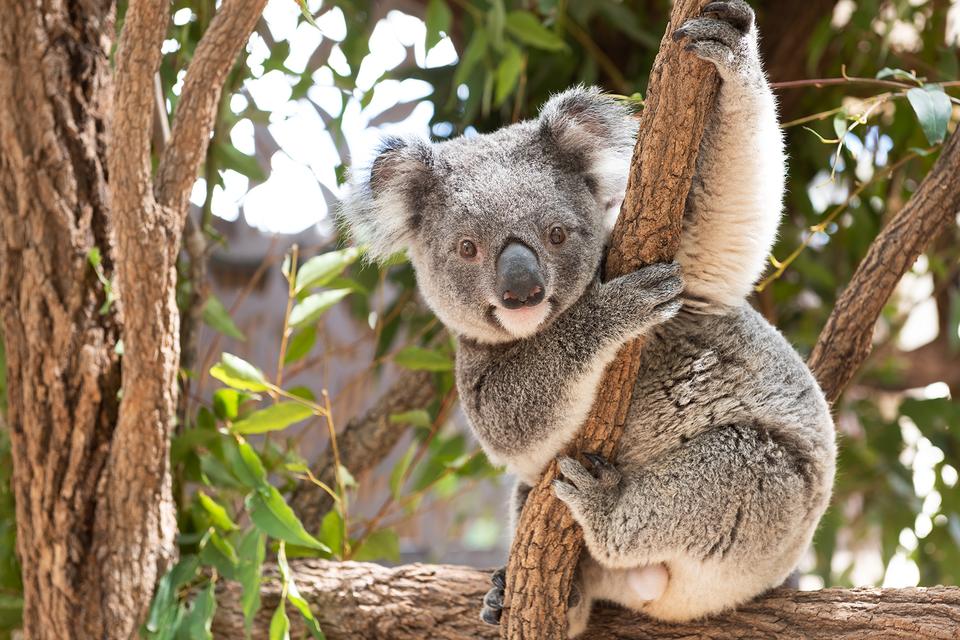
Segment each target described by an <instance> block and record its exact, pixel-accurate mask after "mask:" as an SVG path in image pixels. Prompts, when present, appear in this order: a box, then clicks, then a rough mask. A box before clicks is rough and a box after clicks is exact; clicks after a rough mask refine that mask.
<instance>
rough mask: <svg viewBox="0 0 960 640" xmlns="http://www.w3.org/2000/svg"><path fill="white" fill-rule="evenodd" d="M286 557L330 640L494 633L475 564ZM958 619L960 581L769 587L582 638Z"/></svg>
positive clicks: (273, 587)
mask: <svg viewBox="0 0 960 640" xmlns="http://www.w3.org/2000/svg"><path fill="white" fill-rule="evenodd" d="M291 564H292V570H293V575H294V576H295V579H296V581H297V586H298V588H299V591H300V593H301V595H303V596H304V597H305V598H306V599H307V600H308V601H309V602H310V606H311V608H312V610H313V611H314V613H315V614H316V615H317V616H318V618H319V619H320V624H321V626H322V627H323V630H324V633H325V634H326V636H327V637H328V638H330V640H337V639H339V638H349V639H351V640H367V639H369V640H421V639H422V638H431V640H467V639H470V640H474V639H478V638H489V639H491V640H492V639H493V638H496V637H497V630H496V628H495V627H491V626H489V625H485V624H483V623H482V622H480V619H479V617H478V615H477V608H478V607H477V603H479V602H480V601H481V599H482V598H483V594H484V593H485V592H486V590H487V589H488V588H489V586H490V585H489V575H488V573H487V572H485V571H481V570H479V569H471V568H469V567H459V566H450V565H423V564H411V565H403V566H400V567H394V568H387V567H382V566H380V565H376V564H370V563H362V562H329V561H324V560H299V561H294V562H292V563H291ZM268 576H269V577H268V578H267V579H265V580H264V584H263V587H262V589H261V597H262V598H263V606H262V607H261V609H260V612H259V613H258V614H257V617H256V619H255V621H254V624H253V637H254V638H266V637H267V636H268V629H269V626H270V616H271V615H272V614H273V610H274V609H275V608H276V607H277V604H278V603H279V600H280V598H279V596H280V583H279V581H278V580H277V572H276V570H275V568H271V569H270V570H269V572H268ZM217 601H218V602H219V603H220V605H219V606H218V608H217V614H216V618H215V619H214V624H213V632H214V636H215V637H217V638H242V637H243V614H242V612H241V609H240V604H239V603H240V586H239V585H238V584H237V583H232V582H226V583H225V584H222V585H221V588H220V592H219V593H218V597H217ZM288 613H289V616H290V619H291V622H292V623H293V627H292V629H291V637H308V634H307V632H306V629H305V628H304V627H303V625H302V623H301V622H300V616H299V614H298V613H297V612H296V611H295V610H293V609H292V608H291V609H290V610H289V612H288ZM958 625H960V589H958V588H945V587H936V588H930V589H924V588H914V589H825V590H822V591H794V590H791V589H777V590H774V591H772V592H770V593H768V594H766V595H764V596H761V597H760V598H758V599H757V600H755V601H753V602H751V603H750V604H747V605H744V606H743V607H740V608H739V609H737V610H736V611H735V612H731V613H727V614H724V615H720V616H715V617H713V618H710V619H708V620H706V621H704V622H696V623H685V624H670V623H664V622H657V621H654V620H650V619H648V618H644V617H643V616H640V615H638V614H636V613H632V612H630V611H627V610H625V609H619V608H613V607H602V608H598V609H597V610H595V611H594V614H593V616H592V617H591V625H590V629H589V630H588V631H587V632H586V633H585V634H584V635H583V636H582V638H584V639H585V640H590V639H593V640H601V639H603V640H606V639H609V638H621V639H623V640H631V639H634V640H651V639H653V638H660V639H663V638H715V639H718V640H728V639H729V640H733V639H739V638H757V637H776V638H780V639H785V640H790V639H800V638H804V639H820V638H822V639H830V640H834V639H836V640H866V639H870V640H875V639H879V640H882V639H884V638H911V639H922V638H942V639H943V640H946V639H947V638H951V639H952V638H955V637H956V629H957V628H958Z"/></svg>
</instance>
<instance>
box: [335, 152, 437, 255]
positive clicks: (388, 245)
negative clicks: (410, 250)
mask: <svg viewBox="0 0 960 640" xmlns="http://www.w3.org/2000/svg"><path fill="white" fill-rule="evenodd" d="M434 178H435V174H434V161H433V149H432V147H431V146H430V143H429V142H425V141H422V140H404V139H402V138H388V139H386V140H384V141H383V144H382V145H381V147H380V151H379V153H378V154H377V157H376V158H375V159H374V161H373V164H372V165H371V166H370V170H369V171H368V172H363V173H354V174H352V175H351V180H350V183H351V184H350V193H349V195H348V196H347V198H346V199H345V200H344V201H343V202H342V203H341V205H340V211H339V217H340V219H341V221H342V222H343V223H344V224H345V225H346V226H347V228H348V230H349V232H350V234H351V235H352V236H353V238H354V239H355V240H356V241H357V242H358V243H360V244H365V245H367V248H368V256H369V257H370V258H371V259H373V260H385V259H386V258H388V257H390V256H391V255H393V254H394V253H396V252H397V251H400V250H402V249H405V248H407V247H408V246H409V244H410V242H411V240H412V239H413V237H414V234H415V233H416V231H417V229H418V228H419V226H420V222H421V220H422V218H421V214H420V213H419V211H420V203H421V202H422V200H423V198H424V196H425V194H426V193H427V192H428V191H429V190H430V189H431V187H432V185H433V183H434Z"/></svg>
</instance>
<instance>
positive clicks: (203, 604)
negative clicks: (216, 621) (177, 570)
mask: <svg viewBox="0 0 960 640" xmlns="http://www.w3.org/2000/svg"><path fill="white" fill-rule="evenodd" d="M213 589H214V587H213V582H210V583H208V584H207V586H206V588H204V589H203V591H201V592H200V593H198V594H197V597H196V598H194V599H193V604H192V605H191V607H190V610H189V611H188V612H187V615H186V616H184V618H183V622H182V623H181V625H180V629H181V633H185V635H186V637H187V638H190V640H213V634H211V633H210V623H211V622H213V614H214V613H215V612H216V610H217V600H216V598H215V597H214V591H213Z"/></svg>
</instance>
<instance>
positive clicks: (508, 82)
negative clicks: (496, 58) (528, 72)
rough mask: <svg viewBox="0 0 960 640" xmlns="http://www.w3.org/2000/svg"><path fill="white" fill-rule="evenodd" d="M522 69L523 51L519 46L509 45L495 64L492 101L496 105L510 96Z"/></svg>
mask: <svg viewBox="0 0 960 640" xmlns="http://www.w3.org/2000/svg"><path fill="white" fill-rule="evenodd" d="M522 71H523V52H522V51H520V48H519V47H516V46H514V45H509V46H508V47H507V54H506V55H505V56H504V57H503V60H501V61H500V64H499V65H498V66H497V83H496V89H495V90H494V98H493V103H494V104H495V105H497V106H500V105H501V104H503V102H504V100H506V99H507V98H508V97H510V94H511V93H513V90H514V88H516V86H517V81H518V80H519V79H520V73H521V72H522Z"/></svg>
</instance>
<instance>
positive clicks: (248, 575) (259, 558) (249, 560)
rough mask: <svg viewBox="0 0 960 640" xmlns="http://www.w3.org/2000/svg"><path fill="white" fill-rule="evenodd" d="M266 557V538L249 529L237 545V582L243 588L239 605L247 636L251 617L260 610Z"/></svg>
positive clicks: (251, 621)
mask: <svg viewBox="0 0 960 640" xmlns="http://www.w3.org/2000/svg"><path fill="white" fill-rule="evenodd" d="M265 555H266V536H264V535H263V534H262V533H260V532H259V531H257V530H256V529H250V530H249V531H247V532H246V534H244V536H243V537H242V538H241V539H240V543H239V544H238V545H237V557H238V558H239V560H240V562H239V566H238V568H237V580H238V581H239V582H240V585H241V586H242V587H243V596H242V597H241V598H240V605H241V607H242V609H243V622H244V625H245V627H246V630H247V635H248V636H249V634H250V630H251V628H252V626H253V617H254V616H255V615H256V613H257V611H258V610H259V609H260V580H261V577H260V571H261V567H262V566H263V559H264V557H265Z"/></svg>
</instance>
